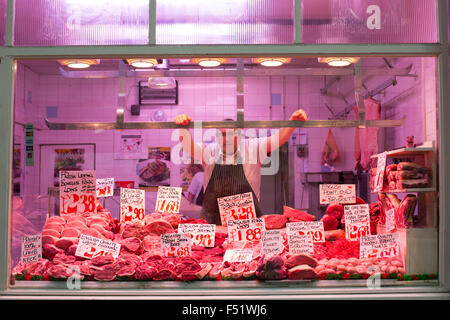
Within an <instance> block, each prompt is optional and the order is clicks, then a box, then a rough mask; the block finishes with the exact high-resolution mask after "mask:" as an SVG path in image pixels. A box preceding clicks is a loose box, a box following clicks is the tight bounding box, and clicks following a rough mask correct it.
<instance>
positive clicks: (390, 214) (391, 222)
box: [386, 208, 396, 231]
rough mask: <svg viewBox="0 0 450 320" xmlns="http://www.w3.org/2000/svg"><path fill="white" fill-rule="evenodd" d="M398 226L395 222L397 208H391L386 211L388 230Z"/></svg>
mask: <svg viewBox="0 0 450 320" xmlns="http://www.w3.org/2000/svg"><path fill="white" fill-rule="evenodd" d="M395 228H396V223H395V209H394V208H392V209H389V210H387V211H386V230H387V231H392V230H394V229H395Z"/></svg>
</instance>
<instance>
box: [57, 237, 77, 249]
mask: <svg viewBox="0 0 450 320" xmlns="http://www.w3.org/2000/svg"><path fill="white" fill-rule="evenodd" d="M78 240H79V239H78V238H75V237H71V238H61V239H58V240H57V241H56V242H55V246H57V247H58V248H61V249H63V250H66V249H67V248H68V247H70V246H71V245H73V244H76V243H78Z"/></svg>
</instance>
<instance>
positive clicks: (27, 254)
mask: <svg viewBox="0 0 450 320" xmlns="http://www.w3.org/2000/svg"><path fill="white" fill-rule="evenodd" d="M21 252H22V254H21V257H22V259H21V260H22V263H23V264H26V263H30V262H37V261H39V260H41V259H42V237H41V235H34V236H25V237H22V251H21Z"/></svg>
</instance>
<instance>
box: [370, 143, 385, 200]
mask: <svg viewBox="0 0 450 320" xmlns="http://www.w3.org/2000/svg"><path fill="white" fill-rule="evenodd" d="M385 169H386V151H385V152H383V153H381V154H380V155H379V156H378V160H377V175H376V177H375V186H374V190H373V191H375V192H379V191H381V190H383V180H384V171H385Z"/></svg>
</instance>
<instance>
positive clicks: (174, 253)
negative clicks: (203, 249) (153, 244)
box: [161, 233, 191, 257]
mask: <svg viewBox="0 0 450 320" xmlns="http://www.w3.org/2000/svg"><path fill="white" fill-rule="evenodd" d="M161 253H162V255H163V256H165V257H189V256H190V255H191V239H190V237H189V236H188V235H186V234H183V233H166V234H162V235H161Z"/></svg>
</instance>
